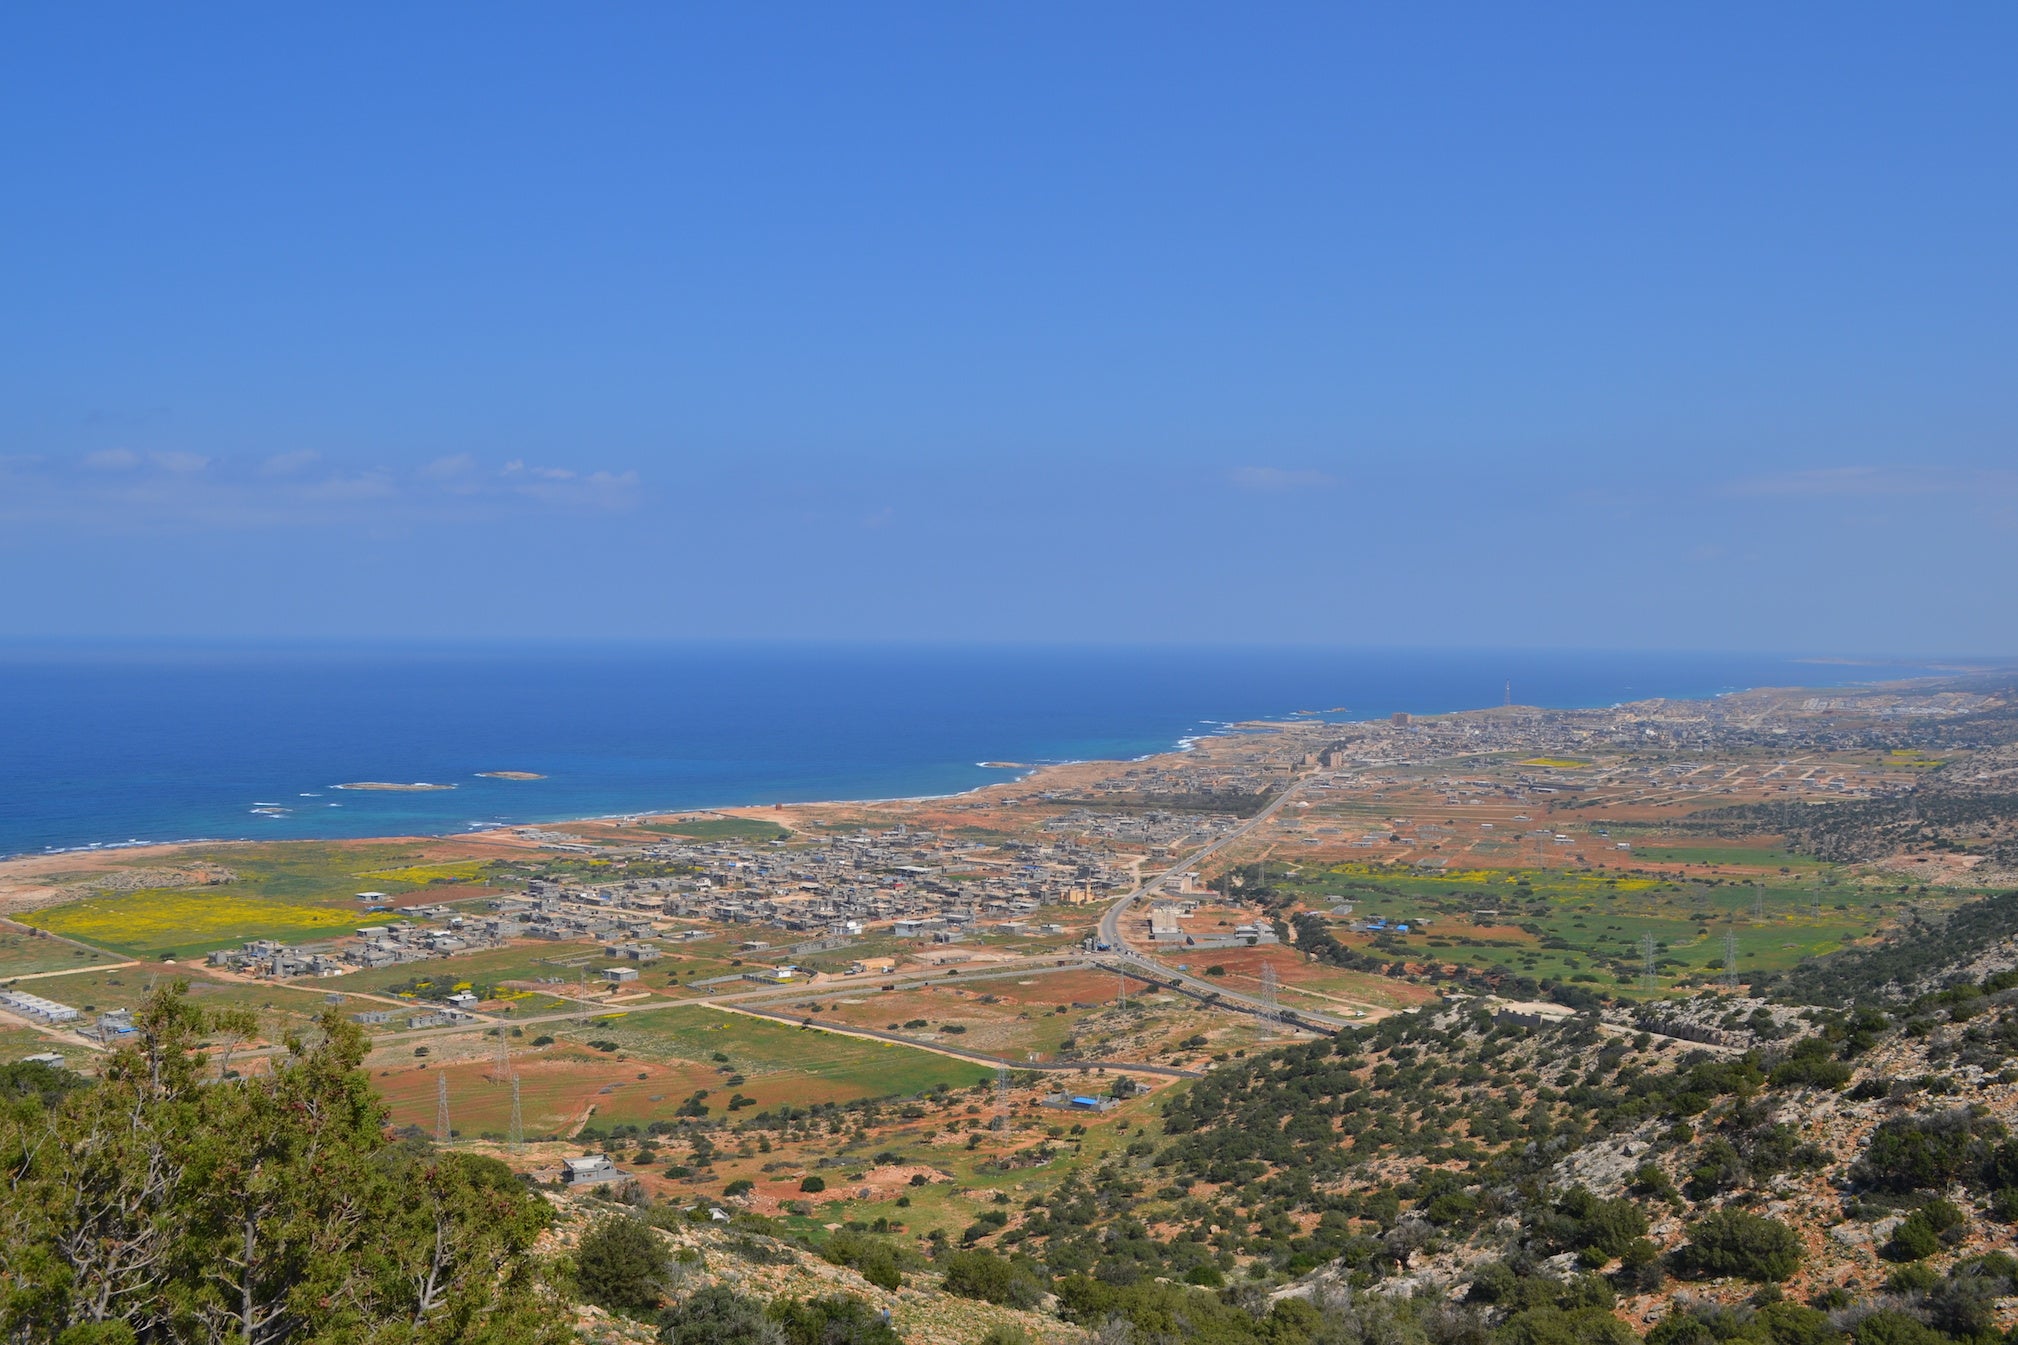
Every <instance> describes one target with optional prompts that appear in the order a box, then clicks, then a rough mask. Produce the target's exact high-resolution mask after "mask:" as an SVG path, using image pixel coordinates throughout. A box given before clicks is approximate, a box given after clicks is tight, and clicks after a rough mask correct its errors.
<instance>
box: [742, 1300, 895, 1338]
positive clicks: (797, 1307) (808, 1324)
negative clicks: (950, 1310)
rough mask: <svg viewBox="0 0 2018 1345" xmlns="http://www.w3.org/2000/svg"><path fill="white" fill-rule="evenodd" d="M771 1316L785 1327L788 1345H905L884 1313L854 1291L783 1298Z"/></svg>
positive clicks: (772, 1305) (773, 1307)
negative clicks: (794, 1300)
mask: <svg viewBox="0 0 2018 1345" xmlns="http://www.w3.org/2000/svg"><path fill="white" fill-rule="evenodd" d="M768 1315H769V1316H770V1318H771V1320H772V1321H774V1322H776V1323H777V1324H778V1326H779V1327H780V1328H781V1329H782V1330H783V1332H784V1336H785V1345H904V1338H903V1337H902V1336H900V1335H898V1334H897V1333H896V1332H895V1331H892V1330H891V1329H890V1324H889V1323H888V1322H886V1321H884V1320H883V1316H882V1314H881V1313H879V1312H877V1311H876V1310H875V1309H873V1308H871V1307H870V1306H869V1305H868V1304H867V1303H864V1302H863V1301H862V1300H861V1299H859V1298H856V1297H855V1296H854V1295H853V1294H836V1295H834V1296H832V1297H829V1298H809V1299H806V1300H805V1301H803V1302H792V1301H790V1300H787V1299H779V1300H778V1301H776V1302H774V1303H772V1304H771V1307H770V1310H769V1314H768Z"/></svg>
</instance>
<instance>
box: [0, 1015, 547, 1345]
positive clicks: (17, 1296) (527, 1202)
mask: <svg viewBox="0 0 2018 1345" xmlns="http://www.w3.org/2000/svg"><path fill="white" fill-rule="evenodd" d="M134 1023H135V1026H136V1028H137V1029H138V1031H137V1032H136V1034H135V1039H134V1041H133V1042H132V1043H131V1044H129V1045H126V1046H124V1047H122V1048H121V1049H120V1050H118V1051H116V1052H114V1053H113V1054H112V1056H111V1057H110V1058H108V1059H107V1061H106V1062H105V1067H104V1070H103V1072H102V1075H101V1077H100V1079H99V1080H98V1082H96V1083H95V1084H92V1085H90V1086H86V1087H78V1088H75V1089H69V1090H65V1091H63V1092H62V1093H61V1094H60V1095H52V1094H51V1092H50V1090H46V1089H43V1090H28V1091H22V1090H16V1092H15V1095H14V1096H13V1097H11V1098H5V1099H0V1103H4V1105H0V1172H4V1174H5V1178H6V1180H5V1182H4V1184H0V1330H4V1332H5V1333H6V1334H7V1335H8V1336H9V1337H11V1338H15V1339H29V1340H48V1339H53V1338H58V1337H61V1338H63V1339H64V1340H66V1341H69V1342H72V1345H79V1343H80V1342H87V1341H89V1342H96V1345H119V1342H121V1341H124V1340H128V1339H138V1340H142V1341H146V1342H149V1345H156V1343H157V1342H158V1343H160V1345H180V1343H181V1342H185V1341H187V1342H198V1341H205V1342H208V1341H216V1340H221V1339H226V1338H229V1339H232V1340H235V1341H238V1342H241V1345H297V1343H306V1342H321V1341H336V1340H345V1341H352V1340H356V1341H373V1342H387V1343H388V1345H391V1343H392V1342H398V1343H399V1345H434V1342H442V1343H443V1345H446V1342H449V1341H457V1342H495V1343H497V1345H504V1343H505V1342H513V1343H514V1345H516V1343H518V1342H526V1343H532V1345H538V1343H543V1342H548V1341H553V1340H557V1339H559V1338H560V1337H561V1335H562V1334H563V1329H562V1326H561V1325H560V1321H559V1314H557V1313H556V1312H555V1311H554V1310H553V1307H554V1302H553V1297H552V1295H551V1293H550V1292H549V1291H548V1290H547V1289H546V1287H545V1286H544V1284H543V1283H542V1282H541V1279H540V1276H539V1273H538V1272H539V1266H538V1264H537V1262H536V1261H535V1259H534V1257H533V1255H532V1246H533V1242H534V1240H535V1239H536V1238H537V1236H538V1234H539V1231H540V1230H541V1229H542V1228H543V1227H545V1225H546V1223H547V1221H548V1212H547V1208H546V1206H545V1205H544V1204H543V1203H542V1202H541V1201H539V1200H538V1199H537V1198H536V1197H533V1196H532V1195H530V1194H529V1193H527V1192H526V1191H525V1190H524V1189H523V1188H522V1187H521V1186H520V1184H519V1183H518V1182H517V1181H516V1179H513V1178H511V1177H510V1176H509V1174H506V1173H503V1170H502V1168H501V1166H500V1165H496V1164H485V1163H484V1161H483V1160H478V1159H471V1158H468V1157H467V1156H463V1155H436V1154H434V1153H432V1152H431V1151H429V1150H427V1149H426V1148H425V1147H424V1146H423V1147H422V1148H420V1149H418V1150H411V1149H407V1148H405V1147H403V1146H395V1145H393V1144H391V1143H390V1142H388V1141H387V1139H386V1138H385V1115H384V1111H383V1108H382V1107H381V1106H380V1104H379V1102H378V1100H377V1099H376V1097H375V1096H374V1095H373V1093H372V1091H371V1088H370V1084H369V1082H368V1080H367V1079H366V1078H365V1076H364V1074H363V1073H362V1072H361V1070H360V1069H359V1065H360V1063H361V1062H362V1061H363V1059H364V1054H365V1049H366V1045H367V1043H366V1040H365V1037H364V1034H363V1033H362V1032H361V1031H360V1030H359V1029H358V1027H357V1026H356V1025H355V1024H353V1023H351V1022H349V1021H348V1020H346V1019H345V1018H344V1017H343V1016H342V1015H341V1014H340V1013H337V1012H336V1011H334V1010H332V1011H330V1012H328V1013H326V1014H325V1015H324V1016H323V1017H322V1018H321V1019H320V1020H318V1022H317V1024H316V1026H315V1028H314V1030H313V1031H311V1032H307V1033H303V1034H301V1035H298V1036H291V1037H289V1038H288V1039H287V1040H286V1041H285V1043H284V1050H283V1052H282V1053H281V1054H280V1055H278V1056H277V1057H276V1058H275V1059H274V1060H273V1061H272V1068H271V1069H270V1070H269V1071H268V1072H266V1073H264V1074H261V1075H260V1076H258V1077H256V1078H251V1079H242V1078H237V1077H235V1076H233V1075H231V1074H230V1073H229V1071H228V1051H229V1049H230V1046H231V1045H233V1044H235V1043H237V1042H242V1041H243V1040H244V1039H245V1038H247V1037H249V1036H251V1035H252V1034H253V1032H254V1030H255V1028H256V1024H255V1023H253V1021H252V1020H251V1018H250V1016H249V1015H245V1014H242V1013H241V1014H205V1013H204V1012H202V1011H201V1010H200V1009H198V1008H197V1007H196V1006H195V1005H193V1004H192V1003H190V1002H189V1000H188V997H187V988H186V986H183V985H179V984H178V985H174V986H170V987H166V988H163V989H161V990H158V991H156V992H155V993H153V994H150V995H149V996H148V997H147V999H146V1000H145V1001H144V1002H143V1003H142V1005H141V1006H140V1008H139V1009H138V1010H137V1011H136V1013H135V1016H134ZM206 1039H207V1040H209V1041H211V1042H213V1043H215V1042H219V1041H220V1040H221V1041H222V1043H223V1045H224V1047H225V1051H224V1052H223V1053H220V1056H219V1058H218V1059H217V1061H216V1062H215V1063H214V1064H213V1063H211V1062H209V1061H207V1060H206V1059H205V1058H204V1057H203V1056H202V1055H201V1053H200V1052H199V1050H198V1047H199V1045H200V1044H202V1043H203V1042H205V1041H206Z"/></svg>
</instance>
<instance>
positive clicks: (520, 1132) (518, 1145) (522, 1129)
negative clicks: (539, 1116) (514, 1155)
mask: <svg viewBox="0 0 2018 1345" xmlns="http://www.w3.org/2000/svg"><path fill="white" fill-rule="evenodd" d="M506 1138H507V1139H508V1140H510V1142H511V1146H512V1149H513V1151H514V1152H516V1151H517V1150H519V1149H522V1148H524V1147H525V1142H526V1124H525V1115H524V1113H522V1112H521V1111H520V1110H519V1076H518V1075H516V1074H514V1075H512V1124H511V1130H510V1131H509V1132H508V1134H507V1135H506Z"/></svg>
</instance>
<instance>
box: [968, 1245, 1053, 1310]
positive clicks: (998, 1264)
mask: <svg viewBox="0 0 2018 1345" xmlns="http://www.w3.org/2000/svg"><path fill="white" fill-rule="evenodd" d="M946 1292H947V1293H949V1294H958V1295H959V1296H960V1297H962V1298H978V1299H980V1300H982V1301H983V1302H987V1303H1000V1304H1003V1305H1005V1306H1007V1307H1012V1308H1028V1307H1034V1306H1036V1304H1037V1301H1038V1300H1039V1299H1041V1298H1043V1297H1044V1282H1043V1281H1042V1280H1041V1279H1040V1278H1039V1277H1038V1274H1037V1271H1036V1268H1035V1266H1034V1265H1032V1264H1031V1263H1030V1262H1028V1261H1026V1260H1025V1259H1024V1258H1022V1257H1013V1258H1012V1257H1006V1256H997V1255H996V1254H995V1253H994V1252H991V1251H986V1250H983V1249H980V1248H976V1249H974V1250H971V1251H959V1252H955V1253H953V1254H952V1255H951V1256H949V1257H947V1258H946Z"/></svg>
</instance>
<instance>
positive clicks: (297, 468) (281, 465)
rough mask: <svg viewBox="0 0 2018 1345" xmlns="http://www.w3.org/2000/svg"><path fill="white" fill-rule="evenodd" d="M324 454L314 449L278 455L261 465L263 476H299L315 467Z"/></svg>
mask: <svg viewBox="0 0 2018 1345" xmlns="http://www.w3.org/2000/svg"><path fill="white" fill-rule="evenodd" d="M321 457H322V454H320V453H318V452H316V451H315V450H314V449H312V448H297V449H295V450H294V451H293V452H291V453H276V454H274V455H273V456H272V457H270V458H268V459H267V460H266V461H265V462H262V463H260V464H259V474H260V475H261V476H297V475H299V474H300V473H302V472H305V471H307V470H308V469H309V468H311V467H313V466H315V464H316V463H317V461H319V460H320V459H321Z"/></svg>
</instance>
